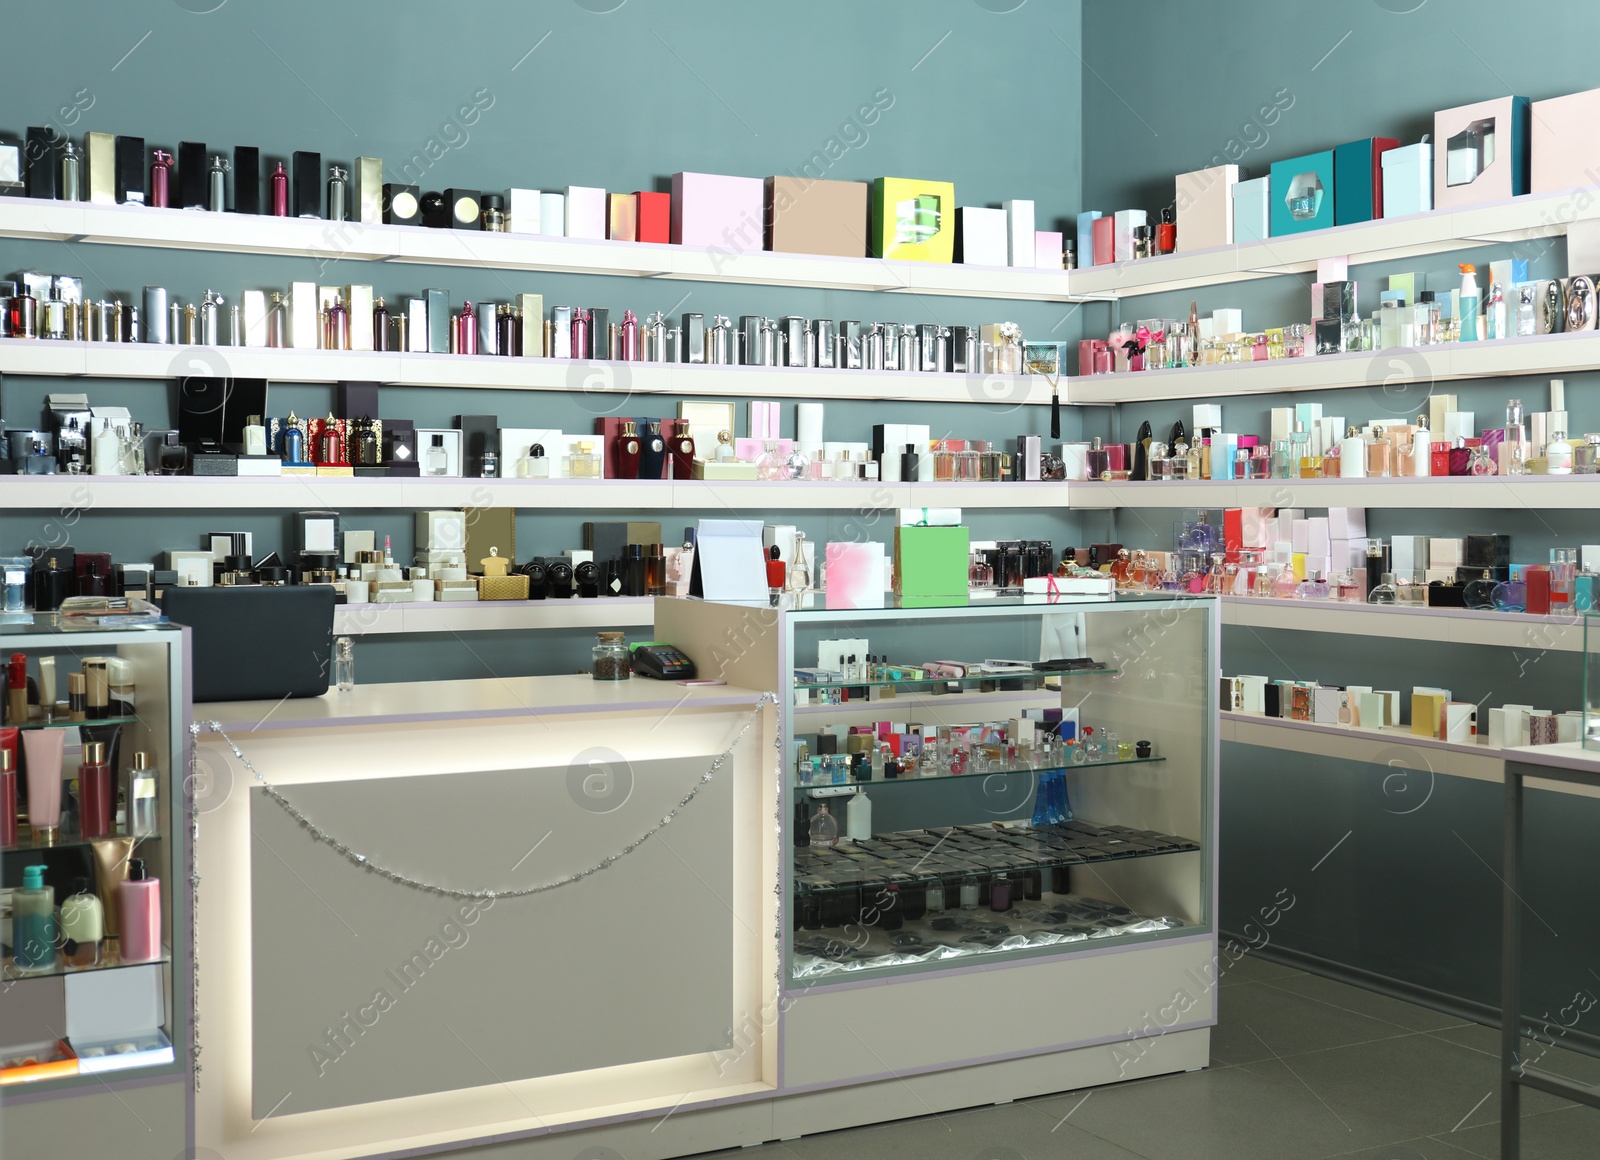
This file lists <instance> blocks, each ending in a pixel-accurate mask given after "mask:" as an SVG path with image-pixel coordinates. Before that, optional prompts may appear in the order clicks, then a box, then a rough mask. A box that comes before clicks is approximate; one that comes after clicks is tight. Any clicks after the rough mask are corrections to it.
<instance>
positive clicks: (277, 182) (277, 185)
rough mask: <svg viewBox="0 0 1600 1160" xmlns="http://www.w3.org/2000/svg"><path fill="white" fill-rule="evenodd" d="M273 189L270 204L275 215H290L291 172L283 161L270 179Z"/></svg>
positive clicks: (269, 184)
mask: <svg viewBox="0 0 1600 1160" xmlns="http://www.w3.org/2000/svg"><path fill="white" fill-rule="evenodd" d="M268 186H269V188H270V190H271V198H270V205H271V210H272V216H273V217H288V216H289V172H288V170H286V169H284V167H283V162H281V161H280V162H278V167H277V168H276V169H274V170H273V171H272V176H271V177H270V178H269V179H268Z"/></svg>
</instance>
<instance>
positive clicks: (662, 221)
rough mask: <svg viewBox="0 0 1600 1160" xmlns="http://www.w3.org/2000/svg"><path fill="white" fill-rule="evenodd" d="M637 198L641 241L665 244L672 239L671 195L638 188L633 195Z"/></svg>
mask: <svg viewBox="0 0 1600 1160" xmlns="http://www.w3.org/2000/svg"><path fill="white" fill-rule="evenodd" d="M633 196H634V197H636V198H638V199H639V238H638V240H639V241H641V242H655V243H657V244H659V245H665V244H666V243H668V242H670V241H671V240H672V195H671V194H670V193H653V192H649V191H646V190H640V191H639V192H638V193H635V194H634V195H633Z"/></svg>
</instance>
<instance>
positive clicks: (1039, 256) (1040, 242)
mask: <svg viewBox="0 0 1600 1160" xmlns="http://www.w3.org/2000/svg"><path fill="white" fill-rule="evenodd" d="M1065 246H1066V242H1065V235H1064V234H1063V233H1062V232H1061V231H1060V230H1035V231H1034V235H1033V265H1034V268H1035V269H1039V270H1059V269H1061V258H1062V255H1063V254H1064V253H1065Z"/></svg>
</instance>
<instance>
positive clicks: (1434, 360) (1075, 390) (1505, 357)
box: [1066, 259, 1600, 421]
mask: <svg viewBox="0 0 1600 1160" xmlns="http://www.w3.org/2000/svg"><path fill="white" fill-rule="evenodd" d="M1151 260H1152V261H1153V260H1154V259H1151ZM1596 364H1600V332H1585V333H1576V334H1543V335H1536V336H1533V337H1530V338H1506V339H1499V340H1497V341H1495V342H1465V343H1457V342H1451V343H1441V344H1439V345H1436V346H1424V347H1418V348H1415V349H1411V348H1397V349H1393V350H1370V351H1353V352H1351V353H1349V354H1331V355H1314V356H1309V357H1305V358H1285V359H1270V360H1267V361H1265V362H1248V363H1228V364H1225V365H1219V366H1205V367H1182V368H1179V369H1176V370H1161V371H1124V372H1121V373H1118V374H1110V375H1091V376H1089V377H1088V378H1081V377H1080V378H1073V379H1070V380H1069V381H1068V384H1067V391H1066V398H1067V401H1068V402H1071V403H1097V404H1107V403H1141V402H1152V401H1155V400H1161V399H1212V398H1219V397H1223V396H1243V395H1267V394H1290V393H1293V392H1296V391H1332V390H1341V389H1346V388H1351V387H1367V388H1373V389H1376V390H1380V391H1381V390H1383V389H1384V388H1387V387H1394V386H1397V385H1399V384H1402V383H1440V382H1452V381H1456V380H1460V379H1480V378H1498V377H1502V376H1511V375H1559V374H1575V373H1577V372H1580V371H1587V370H1592V369H1593V368H1594V367H1595V365H1596ZM1363 405H1364V406H1367V407H1369V408H1376V407H1377V406H1378V401H1377V400H1376V399H1374V400H1373V401H1372V402H1370V403H1367V404H1363ZM1350 417H1351V419H1352V421H1355V420H1358V419H1365V417H1366V416H1364V415H1352V416H1350Z"/></svg>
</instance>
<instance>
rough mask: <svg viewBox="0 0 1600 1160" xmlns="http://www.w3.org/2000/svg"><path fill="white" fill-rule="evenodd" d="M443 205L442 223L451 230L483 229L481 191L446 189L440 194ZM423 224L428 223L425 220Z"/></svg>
mask: <svg viewBox="0 0 1600 1160" xmlns="http://www.w3.org/2000/svg"><path fill="white" fill-rule="evenodd" d="M442 196H443V198H444V206H445V220H444V222H443V223H442V224H443V225H446V226H449V227H450V228H451V229H453V230H481V229H483V191H482V190H478V189H447V190H445V191H444V193H443V194H442ZM423 224H424V225H426V224H428V223H426V222H424V223H423Z"/></svg>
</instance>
